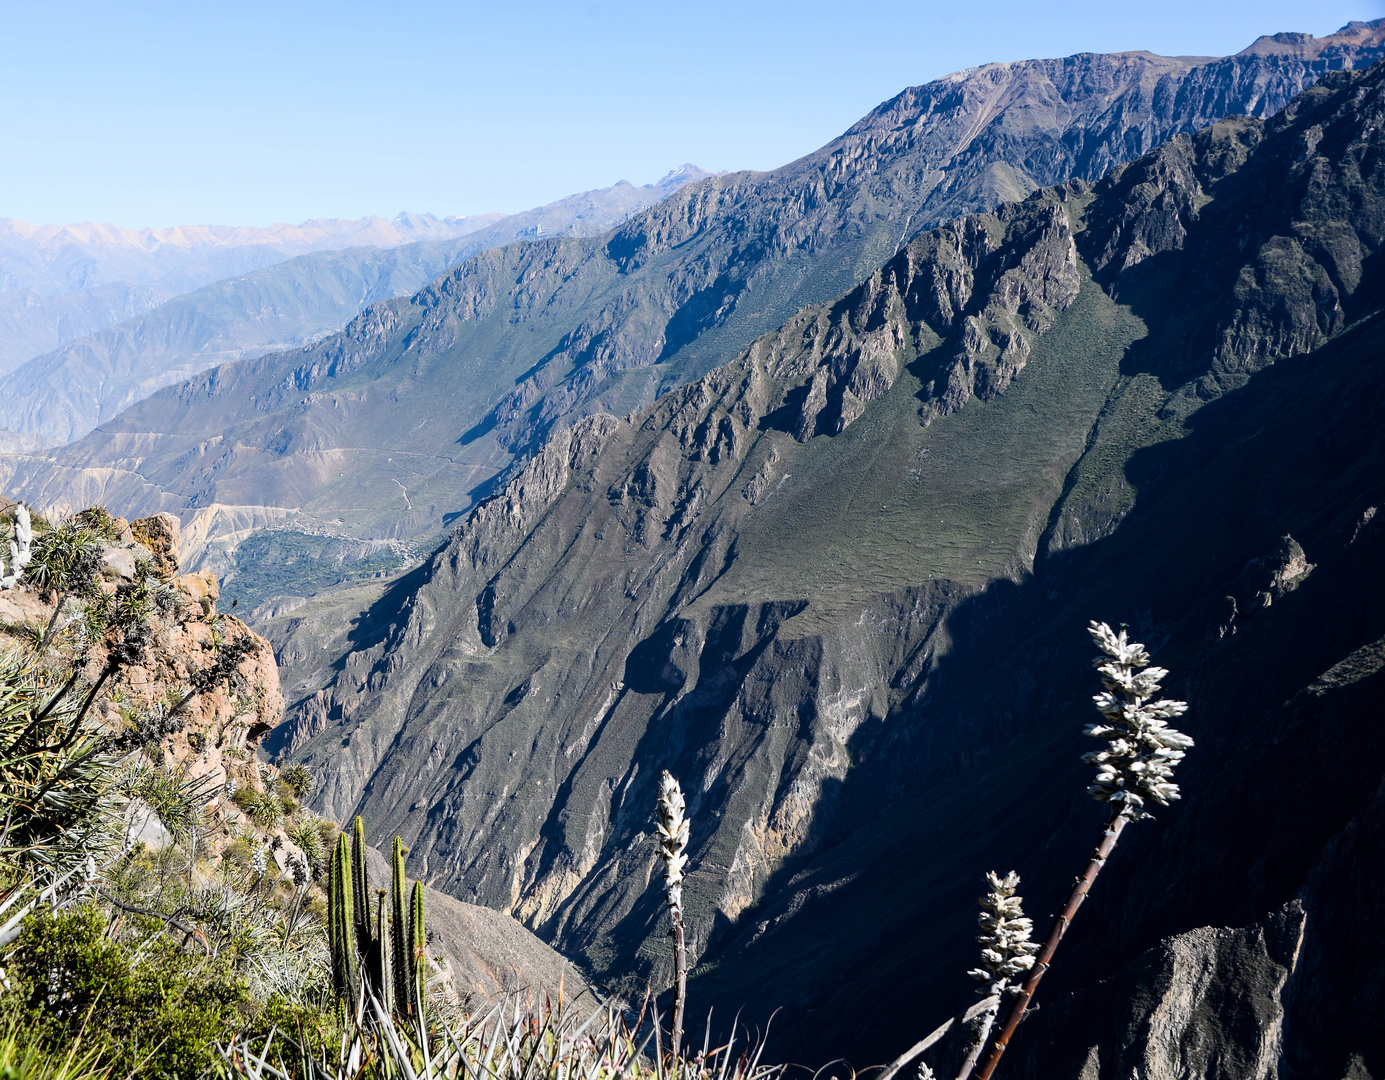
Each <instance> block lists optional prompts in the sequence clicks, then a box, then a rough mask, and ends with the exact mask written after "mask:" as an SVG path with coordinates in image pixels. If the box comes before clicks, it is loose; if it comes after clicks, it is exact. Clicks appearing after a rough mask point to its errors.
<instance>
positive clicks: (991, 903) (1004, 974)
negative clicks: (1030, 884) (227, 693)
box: [967, 870, 1039, 998]
mask: <svg viewBox="0 0 1385 1080" xmlns="http://www.w3.org/2000/svg"><path fill="white" fill-rule="evenodd" d="M986 881H987V883H989V885H990V886H991V890H990V892H988V893H987V894H986V895H985V896H983V897H981V916H980V920H979V921H980V923H981V936H980V937H978V938H977V939H976V940H977V941H978V942H980V943H981V965H982V966H981V967H979V968H974V969H972V970H971V971H969V972H967V974H968V975H970V976H971V977H972V978H974V979H979V980H980V981H981V984H982V985H981V986H980V987H979V988H978V989H977V991H976V992H977V993H978V994H980V995H981V996H982V997H996V998H999V997H1001V996H1002V995H1004V994H1017V993H1019V989H1020V980H1018V978H1017V977H1018V976H1019V975H1020V974H1021V973H1022V972H1025V971H1028V970H1029V969H1030V968H1032V967H1033V966H1034V954H1035V953H1036V952H1038V951H1039V945H1038V942H1034V941H1030V940H1029V935H1030V934H1032V933H1033V932H1034V923H1033V921H1032V920H1031V919H1028V918H1026V917H1025V914H1024V909H1023V907H1022V904H1023V898H1022V897H1020V896H1017V895H1016V893H1015V890H1016V889H1017V888H1018V887H1019V883H1020V876H1019V875H1018V874H1017V873H1015V872H1014V871H1013V870H1011V871H1010V872H1009V873H1008V874H1006V875H1005V876H1004V877H1001V876H1000V875H999V874H996V873H994V872H991V873H987V874H986Z"/></svg>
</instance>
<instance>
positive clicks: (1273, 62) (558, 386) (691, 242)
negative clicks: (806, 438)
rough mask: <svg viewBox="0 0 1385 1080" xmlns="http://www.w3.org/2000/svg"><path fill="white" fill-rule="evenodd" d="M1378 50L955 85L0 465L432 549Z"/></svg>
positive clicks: (69, 491)
mask: <svg viewBox="0 0 1385 1080" xmlns="http://www.w3.org/2000/svg"><path fill="white" fill-rule="evenodd" d="M1382 35H1385V28H1382V26H1381V25H1377V24H1352V25H1351V26H1350V27H1347V28H1345V29H1344V30H1343V31H1342V32H1341V33H1339V34H1337V35H1334V36H1332V37H1329V38H1324V39H1314V38H1311V37H1308V36H1306V35H1278V36H1276V37H1275V38H1273V39H1261V41H1260V42H1257V43H1256V44H1255V45H1254V46H1252V47H1251V48H1250V49H1248V50H1246V51H1245V52H1244V53H1241V54H1238V55H1237V56H1234V57H1227V58H1225V59H1221V60H1212V61H1207V60H1201V59H1197V58H1167V57H1158V56H1154V55H1151V54H1148V53H1124V54H1116V55H1110V56H1102V55H1092V54H1083V55H1079V56H1074V57H1069V58H1067V59H1065V60H1037V61H1026V62H1023V63H1015V64H993V65H987V66H986V67H982V68H977V69H973V70H969V71H965V72H960V73H958V74H956V75H952V76H948V77H947V78H944V79H941V80H938V81H936V82H933V83H929V84H927V85H925V86H921V87H916V88H913V89H910V90H907V91H905V92H904V93H902V94H900V95H899V96H898V97H896V98H894V99H892V100H891V101H889V102H886V103H885V104H883V105H882V106H880V108H879V109H877V110H875V111H874V112H873V113H871V114H870V115H869V116H867V117H866V118H864V119H863V120H862V121H861V122H860V123H859V124H857V125H855V126H854V127H853V128H852V129H851V130H850V131H848V132H847V133H846V134H844V135H843V136H842V137H841V138H840V139H837V140H835V141H834V142H832V143H831V144H829V145H828V146H826V147H824V148H823V149H822V150H819V151H817V152H816V153H814V154H811V155H809V156H808V157H805V158H803V159H801V160H799V161H797V162H794V163H792V164H791V165H788V166H785V167H784V168H782V169H778V170H775V171H773V172H770V173H737V174H732V175H728V176H722V177H715V178H709V179H706V180H703V181H701V182H700V183H696V184H691V185H688V186H687V187H685V188H683V189H682V190H680V191H679V192H678V193H677V194H676V195H675V196H673V197H672V198H670V199H667V200H665V201H664V202H662V203H660V204H659V205H657V206H656V207H653V208H651V209H649V210H646V211H644V212H642V213H640V214H638V215H635V216H634V217H632V218H631V219H630V220H629V221H628V222H627V223H626V224H624V225H623V226H621V227H620V228H618V229H616V230H614V231H613V232H611V233H608V234H607V235H605V236H602V237H600V238H596V239H554V240H538V241H535V242H533V243H530V244H526V245H523V246H517V247H509V248H505V249H501V250H496V251H490V252H487V253H485V254H482V255H479V256H477V257H476V258H473V259H470V260H468V261H467V262H465V263H464V264H462V265H461V266H459V267H458V268H456V269H455V270H454V271H453V272H451V273H450V274H448V275H447V276H445V277H443V278H441V279H439V280H438V281H435V282H434V283H432V284H431V285H429V286H428V287H427V288H425V289H423V290H422V291H420V292H419V293H418V294H417V295H416V296H415V297H414V298H413V299H412V300H411V301H408V302H403V301H391V302H387V303H385V304H382V305H377V306H376V307H374V308H372V309H370V310H369V311H368V312H366V313H365V314H363V315H362V316H361V317H359V318H358V319H357V320H356V321H354V322H353V323H352V324H351V325H350V326H349V327H347V329H346V330H345V331H343V333H342V334H341V335H339V336H337V337H334V338H331V339H328V340H326V341H323V342H321V343H319V344H317V345H315V346H313V347H311V348H310V349H308V350H306V351H304V352H298V353H287V354H279V355H275V356H271V357H265V358H262V359H258V360H254V361H249V362H241V363H238V364H235V365H229V366H223V367H221V368H219V369H217V370H216V371H214V372H211V373H208V374H206V375H203V376H199V377H198V378H196V379H193V380H191V381H189V382H187V383H185V384H183V385H181V386H178V387H176V388H169V389H167V390H164V391H161V392H159V393H157V394H155V395H154V396H153V397H151V398H149V399H148V400H147V401H144V402H142V403H140V404H139V405H137V406H135V407H133V408H132V409H130V410H127V411H126V412H125V413H123V414H121V415H120V416H119V417H117V418H115V419H113V420H111V421H109V422H108V423H106V424H105V425H103V426H102V427H101V428H100V429H98V430H97V431H95V432H93V433H92V434H91V435H89V436H87V437H86V438H85V439H83V440H81V441H80V442H78V443H76V444H74V445H73V446H71V447H69V448H67V449H64V450H62V451H61V452H58V453H56V454H54V455H52V456H51V457H49V458H37V457H35V458H27V459H23V458H21V459H10V461H9V464H8V466H7V469H8V471H7V475H6V478H5V482H6V484H7V485H8V487H9V488H10V489H12V490H15V491H17V492H20V493H22V494H23V495H24V496H25V497H26V498H29V499H31V500H33V501H37V502H40V503H44V504H58V503H65V502H71V503H72V504H73V505H75V504H76V503H77V502H83V501H85V502H90V501H93V500H100V501H104V502H107V503H110V504H111V505H115V506H121V507H128V508H131V512H135V508H138V510H139V512H146V511H150V510H153V509H160V510H170V511H172V512H175V513H178V514H180V515H181V516H182V517H183V518H184V520H185V522H187V523H189V524H190V525H191V524H192V523H193V522H194V521H197V520H198V519H199V515H201V518H202V519H205V520H203V521H202V524H201V525H199V526H198V527H197V528H198V529H199V530H201V531H203V532H205V533H206V534H207V535H208V536H209V537H216V536H220V537H222V538H223V543H225V544H234V543H235V542H236V540H235V538H236V537H239V536H244V535H245V534H246V530H247V529H253V528H256V527H258V526H259V525H261V524H264V523H268V522H272V521H280V520H285V519H286V518H288V517H290V516H294V515H297V516H299V519H300V520H301V521H303V522H304V528H306V529H308V530H309V531H311V530H312V529H313V528H326V529H330V530H334V531H336V532H338V533H339V534H341V535H344V536H353V537H359V538H377V539H378V538H385V537H396V538H398V537H405V538H408V537H417V536H420V535H423V534H427V533H429V532H431V531H432V530H434V529H436V528H437V527H438V525H439V523H441V522H444V521H447V520H450V517H451V515H455V514H457V513H460V512H462V511H464V510H465V509H466V508H467V507H468V505H470V503H471V502H472V501H473V500H474V498H475V497H476V496H477V495H478V494H484V493H485V492H486V491H488V490H490V486H489V485H490V484H491V483H492V481H493V478H495V477H496V476H497V474H503V473H504V471H505V470H506V469H507V468H508V467H509V466H510V465H511V464H512V463H513V462H514V461H515V455H520V456H521V457H522V456H524V455H527V454H528V453H530V452H532V450H533V448H534V447H536V446H537V445H538V443H539V442H540V441H541V440H542V438H543V437H544V436H545V434H546V433H547V432H549V431H550V430H551V429H552V427H553V425H554V424H555V423H557V422H559V421H560V420H562V421H563V422H569V421H571V420H573V419H576V418H578V417H580V416H581V415H583V414H585V413H589V412H592V411H596V410H610V411H613V412H616V413H624V412H626V411H628V410H630V409H633V408H639V407H641V406H643V405H644V404H646V403H647V402H649V401H650V400H652V399H653V398H654V397H655V396H656V394H657V393H658V392H659V391H660V390H661V389H663V388H667V387H669V386H673V385H678V384H681V383H683V382H685V381H686V380H688V379H690V378H695V377H697V376H698V375H700V374H701V373H703V372H705V371H707V370H708V369H710V368H711V367H712V366H713V365H714V364H716V363H720V362H722V361H724V360H725V359H726V357H727V356H729V355H733V354H734V353H735V352H736V351H737V350H739V349H741V348H743V347H744V346H745V345H746V344H747V343H748V342H749V341H751V340H753V339H754V338H755V337H756V336H757V335H759V334H761V333H764V332H766V331H768V330H770V329H772V328H773V327H775V326H777V325H779V324H781V323H782V322H783V321H784V320H785V319H786V318H788V317H789V316H790V315H791V314H792V313H793V312H794V311H795V310H797V309H798V308H800V307H801V306H802V305H804V304H805V303H813V302H822V301H825V300H827V299H828V298H830V297H832V296H834V295H838V294H840V293H841V292H842V291H844V290H846V289H848V288H850V287H851V286H852V285H853V284H855V283H856V282H857V281H860V280H861V279H862V278H864V277H866V276H868V275H869V274H871V273H872V272H874V271H875V270H876V268H878V267H879V266H880V265H881V264H882V263H883V262H884V261H886V260H887V259H889V258H890V257H891V255H892V254H893V253H895V252H896V251H898V250H899V249H900V248H901V247H902V246H903V245H904V243H905V242H906V241H907V240H908V239H909V238H910V237H911V236H913V235H915V234H916V233H917V232H919V231H920V230H921V229H922V228H924V227H925V226H926V225H930V224H932V223H935V222H937V221H939V220H943V219H947V218H950V217H952V216H954V215H956V214H959V213H963V212H966V211H970V210H974V209H977V208H981V207H987V206H992V205H994V204H995V203H997V202H998V201H1000V200H1002V199H1005V198H1014V197H1019V196H1023V195H1024V194H1026V193H1027V192H1029V191H1032V190H1033V189H1034V188H1035V187H1036V185H1038V184H1041V183H1054V182H1058V181H1062V180H1064V179H1066V178H1067V177H1069V176H1072V175H1077V176H1079V177H1085V178H1087V179H1090V180H1094V179H1096V178H1098V177H1099V176H1101V175H1103V174H1104V173H1105V172H1106V171H1107V170H1108V169H1109V168H1110V167H1111V166H1112V165H1114V164H1116V163H1117V162H1120V161H1124V160H1128V159H1130V158H1133V157H1136V156H1138V155H1140V154H1142V153H1144V152H1146V151H1148V150H1149V149H1151V148H1152V147H1154V146H1155V145H1157V144H1159V143H1161V142H1163V141H1164V140H1166V139H1168V138H1169V137H1171V136H1173V135H1175V134H1177V133H1178V132H1183V131H1191V130H1194V129H1196V128H1199V127H1201V126H1203V125H1205V124H1207V123H1209V122H1211V121H1213V120H1216V119H1218V118H1220V117H1222V116H1225V115H1228V114H1235V113H1248V114H1260V115H1264V114H1269V113H1272V112H1274V111H1275V110H1277V109H1278V108H1280V107H1281V106H1282V105H1283V104H1284V103H1285V102H1286V101H1288V100H1289V99H1290V98H1291V97H1292V96H1293V95H1294V94H1295V93H1297V92H1298V91H1299V90H1300V89H1302V87H1303V86H1305V85H1307V84H1308V83H1311V82H1312V81H1313V80H1314V79H1316V78H1317V77H1319V76H1320V75H1321V74H1322V73H1323V72H1324V71H1327V70H1329V69H1332V68H1334V67H1351V66H1360V65H1363V64H1366V63H1369V62H1370V61H1372V60H1373V59H1375V58H1376V57H1377V56H1378V55H1379V54H1380V50H1381V40H1382ZM213 518H215V521H213ZM218 522H219V523H218Z"/></svg>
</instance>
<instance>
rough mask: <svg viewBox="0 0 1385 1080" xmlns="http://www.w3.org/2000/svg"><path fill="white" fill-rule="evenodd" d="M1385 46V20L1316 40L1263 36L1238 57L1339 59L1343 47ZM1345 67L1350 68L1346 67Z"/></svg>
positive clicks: (1355, 25)
mask: <svg viewBox="0 0 1385 1080" xmlns="http://www.w3.org/2000/svg"><path fill="white" fill-rule="evenodd" d="M1382 42H1385V19H1372V20H1371V21H1369V22H1357V21H1353V22H1349V23H1347V24H1346V25H1345V26H1344V27H1342V28H1341V29H1340V30H1338V31H1337V32H1336V33H1335V34H1329V35H1327V37H1321V38H1318V37H1314V36H1313V35H1312V34H1304V33H1296V32H1292V31H1289V32H1283V33H1278V34H1264V35H1262V36H1260V37H1258V38H1256V39H1255V40H1254V41H1252V42H1251V43H1250V44H1249V45H1248V46H1246V47H1245V48H1244V49H1242V50H1241V51H1240V52H1239V53H1237V54H1236V55H1237V56H1290V57H1294V58H1297V59H1301V60H1317V59H1326V60H1330V59H1336V58H1337V55H1336V54H1337V52H1338V51H1339V50H1340V49H1342V48H1344V47H1351V48H1359V47H1360V46H1362V45H1379V44H1381V43H1382ZM1345 66H1348V67H1349V66H1350V63H1347V64H1346V65H1345Z"/></svg>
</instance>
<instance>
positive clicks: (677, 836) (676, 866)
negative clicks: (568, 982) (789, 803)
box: [654, 769, 688, 1061]
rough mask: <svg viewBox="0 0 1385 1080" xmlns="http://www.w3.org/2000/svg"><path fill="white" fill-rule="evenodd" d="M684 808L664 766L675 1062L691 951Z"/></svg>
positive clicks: (662, 826) (661, 825)
mask: <svg viewBox="0 0 1385 1080" xmlns="http://www.w3.org/2000/svg"><path fill="white" fill-rule="evenodd" d="M683 810H684V804H683V790H682V788H680V787H679V786H678V781H677V780H675V779H674V778H673V774H672V773H670V772H669V771H668V770H667V769H665V770H664V773H663V776H661V777H660V778H659V805H658V815H659V821H658V823H657V824H656V825H655V826H654V832H655V835H656V836H657V837H658V843H659V858H660V859H662V860H663V862H664V893H665V901H666V903H667V904H668V912H669V915H670V916H671V917H672V919H673V926H672V928H671V929H670V930H669V936H670V937H671V938H673V972H674V995H673V1031H672V1033H671V1037H670V1039H669V1044H670V1048H671V1049H672V1050H673V1058H674V1060H675V1061H677V1060H678V1051H679V1047H680V1045H681V1043H682V1041H683V1007H684V1005H685V1003H686V1001H687V996H688V951H687V947H686V945H685V943H684V940H683V867H684V866H686V865H687V864H688V857H687V855H685V854H684V853H683V849H684V848H686V847H687V846H688V819H687V818H686V817H685V816H684V814H683Z"/></svg>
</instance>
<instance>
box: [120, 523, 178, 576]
mask: <svg viewBox="0 0 1385 1080" xmlns="http://www.w3.org/2000/svg"><path fill="white" fill-rule="evenodd" d="M130 531H131V533H133V534H134V538H135V540H136V541H138V542H139V543H141V544H143V545H144V546H145V547H146V548H148V549H149V553H150V554H151V555H153V556H154V572H155V573H156V574H158V575H159V577H161V578H163V579H164V580H165V581H168V580H170V579H171V578H172V577H173V576H174V575H175V574H177V573H178V532H179V530H178V519H177V518H176V517H174V516H173V515H172V514H154V515H153V516H152V517H147V518H140V519H139V520H138V521H134V522H131V523H130Z"/></svg>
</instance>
